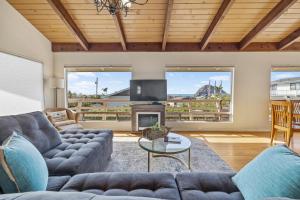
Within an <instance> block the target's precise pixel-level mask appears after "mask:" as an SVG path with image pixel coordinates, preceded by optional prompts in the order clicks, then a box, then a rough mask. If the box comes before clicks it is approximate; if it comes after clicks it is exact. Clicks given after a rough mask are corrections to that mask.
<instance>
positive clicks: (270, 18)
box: [239, 0, 297, 49]
mask: <svg viewBox="0 0 300 200" xmlns="http://www.w3.org/2000/svg"><path fill="white" fill-rule="evenodd" d="M296 2H297V0H281V1H280V2H279V3H278V4H277V5H276V6H275V7H274V8H273V9H272V10H271V11H270V12H269V13H268V14H267V15H266V16H265V17H264V18H263V19H262V20H260V22H259V23H258V24H257V25H256V26H255V27H254V28H253V29H252V30H251V31H250V32H249V33H248V34H247V35H246V36H245V37H244V38H243V39H242V40H241V41H240V44H239V48H240V49H245V48H246V47H247V46H248V45H249V44H250V43H251V42H252V41H253V39H254V38H255V37H256V36H257V35H258V34H259V33H260V32H262V31H263V30H264V29H266V28H267V27H268V26H269V25H270V24H272V23H273V22H274V21H275V20H276V19H278V18H279V17H280V16H281V15H282V14H283V13H284V12H285V11H286V10H287V9H288V8H289V7H290V6H292V5H293V4H294V3H296Z"/></svg>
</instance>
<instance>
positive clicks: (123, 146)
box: [106, 138, 233, 174]
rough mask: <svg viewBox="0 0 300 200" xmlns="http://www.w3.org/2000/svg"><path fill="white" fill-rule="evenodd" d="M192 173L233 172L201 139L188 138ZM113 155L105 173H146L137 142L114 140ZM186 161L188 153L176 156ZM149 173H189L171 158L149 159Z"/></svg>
mask: <svg viewBox="0 0 300 200" xmlns="http://www.w3.org/2000/svg"><path fill="white" fill-rule="evenodd" d="M190 140H191V141H192V146H191V167H192V170H191V171H192V172H233V170H232V168H231V167H230V166H229V165H228V164H227V163H226V162H225V161H224V160H222V159H221V158H220V157H219V156H218V155H217V154H216V153H215V152H214V151H213V150H212V149H211V148H210V147H209V146H208V145H207V144H205V143H204V142H203V141H202V140H201V139H197V138H190ZM113 148H114V151H113V154H112V158H111V161H110V163H109V166H108V168H107V170H106V171H107V172H147V152H146V151H145V150H143V149H142V148H140V147H139V145H138V142H137V140H136V139H135V140H123V141H122V140H120V139H118V138H115V141H114V143H113ZM176 156H177V157H179V158H181V159H184V160H185V161H186V162H187V161H188V152H183V153H180V154H176ZM151 172H171V173H174V174H176V173H178V172H189V170H188V169H187V168H186V167H185V166H184V165H183V164H182V163H180V162H179V161H177V160H175V159H171V158H162V157H159V158H153V157H152V158H151Z"/></svg>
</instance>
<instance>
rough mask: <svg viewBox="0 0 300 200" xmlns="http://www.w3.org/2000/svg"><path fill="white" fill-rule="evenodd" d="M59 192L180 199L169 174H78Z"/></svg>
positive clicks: (172, 178) (173, 180) (169, 199)
mask: <svg viewBox="0 0 300 200" xmlns="http://www.w3.org/2000/svg"><path fill="white" fill-rule="evenodd" d="M133 164H134V163H133ZM61 191H63V192H66V191H68V192H75V191H79V192H88V193H94V194H98V195H104V196H135V197H151V198H161V199H168V200H179V199H180V196H179V192H178V189H177V185H176V182H175V179H174V177H173V175H172V174H169V173H105V172H103V173H89V174H80V175H76V176H73V177H72V178H71V179H70V180H69V181H68V183H67V184H66V185H65V186H64V187H63V188H62V189H61Z"/></svg>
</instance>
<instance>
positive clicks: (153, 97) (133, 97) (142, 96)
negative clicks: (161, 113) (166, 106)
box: [130, 80, 167, 101]
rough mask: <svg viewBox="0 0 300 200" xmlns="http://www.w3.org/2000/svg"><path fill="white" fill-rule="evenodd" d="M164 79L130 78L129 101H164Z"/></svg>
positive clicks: (165, 85)
mask: <svg viewBox="0 0 300 200" xmlns="http://www.w3.org/2000/svg"><path fill="white" fill-rule="evenodd" d="M166 100H167V81H166V80H131V81H130V101H166Z"/></svg>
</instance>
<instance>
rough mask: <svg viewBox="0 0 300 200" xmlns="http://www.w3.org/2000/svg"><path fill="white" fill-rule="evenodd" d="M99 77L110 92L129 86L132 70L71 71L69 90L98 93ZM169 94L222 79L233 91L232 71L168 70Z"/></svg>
mask: <svg viewBox="0 0 300 200" xmlns="http://www.w3.org/2000/svg"><path fill="white" fill-rule="evenodd" d="M97 77H98V80H99V89H98V94H101V89H102V88H108V92H107V93H108V94H111V93H114V92H116V91H119V90H122V89H125V88H129V81H130V80H131V73H130V72H69V73H68V90H69V91H72V92H76V93H78V94H79V93H82V94H86V95H93V94H95V93H96V87H95V81H96V78H97ZM166 79H167V86H168V94H195V93H196V92H197V90H198V89H199V88H200V87H202V86H204V85H206V84H208V82H209V81H211V84H212V85H214V82H215V81H217V86H219V84H220V83H221V81H222V85H223V90H225V91H226V92H227V93H229V94H230V93H231V72H166Z"/></svg>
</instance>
